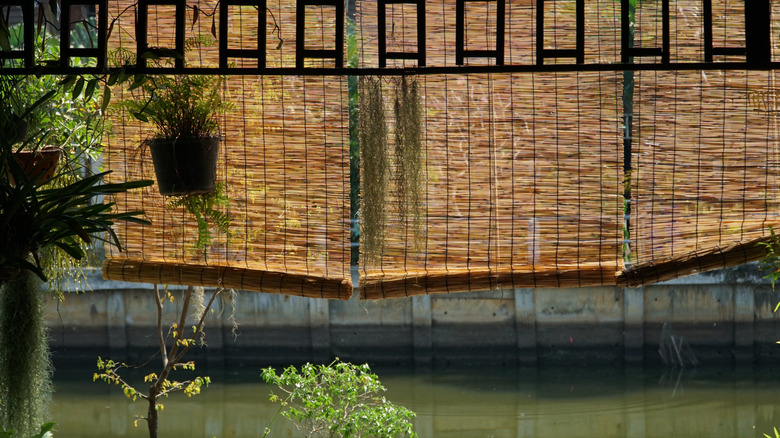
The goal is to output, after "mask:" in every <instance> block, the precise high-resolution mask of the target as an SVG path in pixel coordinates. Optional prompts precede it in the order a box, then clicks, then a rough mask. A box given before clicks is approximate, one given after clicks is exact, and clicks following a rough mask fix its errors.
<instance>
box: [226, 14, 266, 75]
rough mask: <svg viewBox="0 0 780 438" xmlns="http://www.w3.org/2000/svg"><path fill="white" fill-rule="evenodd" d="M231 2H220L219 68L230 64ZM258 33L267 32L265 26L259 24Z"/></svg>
mask: <svg viewBox="0 0 780 438" xmlns="http://www.w3.org/2000/svg"><path fill="white" fill-rule="evenodd" d="M229 6H230V4H229V2H227V1H225V0H223V1H221V2H219V68H227V66H228V7H229ZM258 28H259V29H257V33H258V35H259V34H260V33H265V27H260V26H258Z"/></svg>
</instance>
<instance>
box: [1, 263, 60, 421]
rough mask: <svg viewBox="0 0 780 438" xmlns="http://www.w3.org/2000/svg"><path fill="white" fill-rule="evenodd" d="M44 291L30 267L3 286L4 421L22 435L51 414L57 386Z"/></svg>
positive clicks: (2, 363) (2, 384) (2, 411)
mask: <svg viewBox="0 0 780 438" xmlns="http://www.w3.org/2000/svg"><path fill="white" fill-rule="evenodd" d="M43 296H44V295H43V294H42V292H41V290H40V284H39V280H38V279H37V278H36V277H35V276H34V275H33V274H32V273H31V272H29V271H26V272H22V273H21V274H18V275H17V276H16V278H14V279H13V280H12V281H9V282H7V283H6V284H5V286H3V287H2V288H0V406H2V409H0V425H1V426H2V427H3V428H5V429H6V430H14V431H16V432H17V434H19V435H21V436H30V435H33V434H35V432H36V430H37V428H38V426H39V425H40V424H42V422H44V421H45V420H47V418H46V416H47V415H48V406H49V402H50V401H51V393H52V389H53V387H52V383H51V373H52V367H51V360H50V358H49V348H48V337H47V334H46V318H45V317H44V302H43Z"/></svg>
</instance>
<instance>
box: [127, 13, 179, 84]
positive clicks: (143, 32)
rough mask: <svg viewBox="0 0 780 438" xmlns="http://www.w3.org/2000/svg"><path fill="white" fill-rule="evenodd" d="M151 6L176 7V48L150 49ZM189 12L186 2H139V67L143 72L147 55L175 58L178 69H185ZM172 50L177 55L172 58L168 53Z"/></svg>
mask: <svg viewBox="0 0 780 438" xmlns="http://www.w3.org/2000/svg"><path fill="white" fill-rule="evenodd" d="M149 6H175V7H176V18H175V23H176V28H175V32H176V34H175V35H176V36H175V40H176V42H175V44H176V46H175V47H174V48H172V49H171V48H170V47H149V43H148V32H149ZM186 12H187V1H186V0H139V1H138V20H137V22H136V23H137V24H136V38H137V41H136V42H137V49H136V50H137V51H138V52H137V53H138V55H139V56H138V61H137V66H138V68H139V69H141V70H143V69H144V68H145V67H146V58H147V57H146V56H145V54H153V55H155V56H157V57H158V58H173V59H174V61H173V62H174V66H175V67H176V68H177V69H183V68H184V37H185V27H184V26H185V16H186ZM170 50H172V51H173V52H174V53H175V54H176V55H175V56H171V55H170V54H169V53H168V52H167V51H170Z"/></svg>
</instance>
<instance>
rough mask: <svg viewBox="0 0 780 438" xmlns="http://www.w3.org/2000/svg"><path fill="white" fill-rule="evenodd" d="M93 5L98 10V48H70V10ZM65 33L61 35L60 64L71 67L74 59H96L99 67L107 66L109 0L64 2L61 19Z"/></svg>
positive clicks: (72, 0)
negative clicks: (73, 7)
mask: <svg viewBox="0 0 780 438" xmlns="http://www.w3.org/2000/svg"><path fill="white" fill-rule="evenodd" d="M87 5H93V6H96V9H97V33H98V35H97V47H78V48H76V47H71V46H70V8H71V6H87ZM60 22H61V26H62V27H63V31H62V32H61V33H60V35H61V37H60V63H61V64H62V66H63V67H68V66H70V59H71V58H74V57H84V58H95V59H96V61H97V65H105V64H106V37H107V27H108V0H62V12H61V18H60Z"/></svg>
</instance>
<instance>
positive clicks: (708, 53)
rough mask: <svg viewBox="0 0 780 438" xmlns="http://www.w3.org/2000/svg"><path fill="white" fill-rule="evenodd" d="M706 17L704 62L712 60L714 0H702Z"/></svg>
mask: <svg viewBox="0 0 780 438" xmlns="http://www.w3.org/2000/svg"><path fill="white" fill-rule="evenodd" d="M702 16H703V18H704V62H712V61H713V56H712V0H702Z"/></svg>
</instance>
